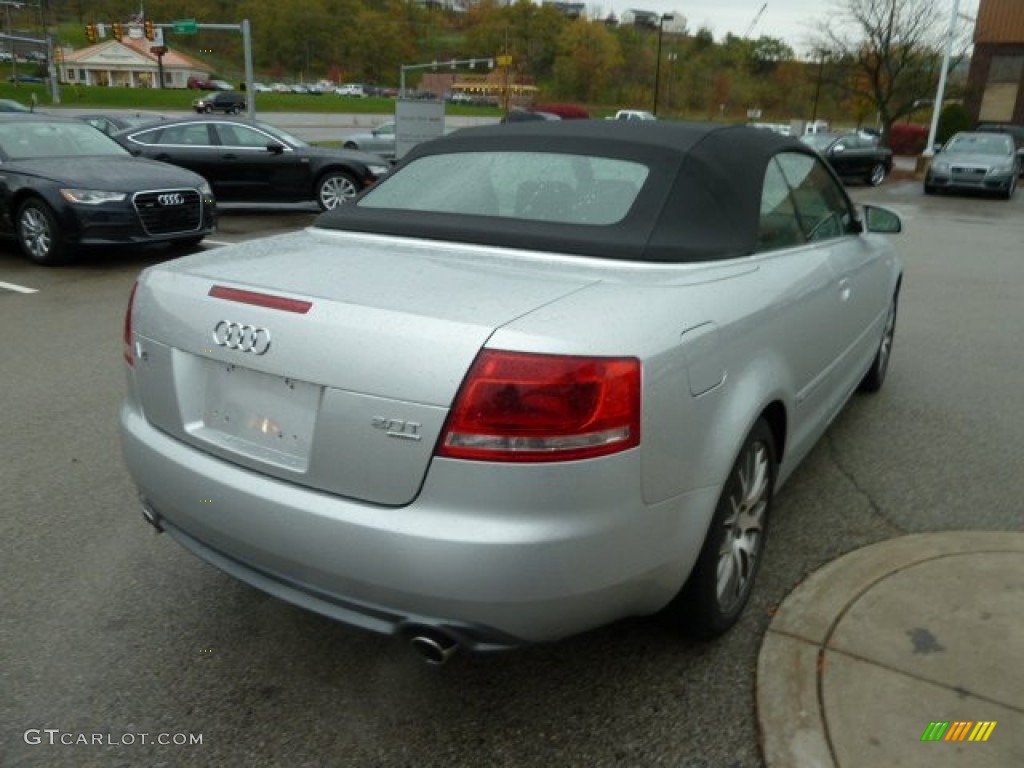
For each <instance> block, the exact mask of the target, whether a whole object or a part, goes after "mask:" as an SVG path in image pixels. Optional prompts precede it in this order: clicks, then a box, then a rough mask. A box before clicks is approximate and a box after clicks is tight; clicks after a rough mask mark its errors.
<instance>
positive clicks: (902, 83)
mask: <svg viewBox="0 0 1024 768" xmlns="http://www.w3.org/2000/svg"><path fill="white" fill-rule="evenodd" d="M837 11H838V13H835V12H833V13H831V14H830V16H829V18H828V19H827V20H824V21H822V22H821V23H820V24H819V26H818V30H817V32H816V33H815V35H814V40H813V43H814V46H815V48H816V49H817V50H819V51H827V52H828V53H829V55H830V56H831V58H832V59H833V60H835V61H837V62H838V63H839V64H840V65H841V67H838V68H837V67H833V69H835V70H836V71H838V70H839V69H841V70H842V71H844V73H845V74H844V75H843V76H841V77H839V78H837V79H835V80H833V81H832V82H833V83H834V85H835V86H836V87H839V88H841V89H844V90H845V91H846V92H847V94H848V96H849V97H852V98H853V99H854V100H855V101H859V100H865V101H867V102H869V103H870V104H871V105H872V106H873V107H874V109H875V110H877V113H878V116H879V120H880V121H881V123H882V131H883V136H884V137H886V138H887V137H888V135H889V131H890V130H891V128H892V125H893V123H895V122H896V121H897V120H898V119H899V118H901V117H903V116H905V115H909V114H910V113H911V112H913V111H914V108H915V107H914V105H915V103H916V102H919V101H920V100H921V99H922V98H927V97H928V96H929V95H930V94H932V93H934V91H935V84H936V82H937V81H938V77H939V70H940V68H941V61H942V55H941V53H940V49H941V48H942V39H943V33H944V31H945V23H944V22H945V20H946V19H948V16H947V14H946V13H945V12H944V11H945V8H940V6H939V4H938V3H937V2H936V0H839V5H838V7H837Z"/></svg>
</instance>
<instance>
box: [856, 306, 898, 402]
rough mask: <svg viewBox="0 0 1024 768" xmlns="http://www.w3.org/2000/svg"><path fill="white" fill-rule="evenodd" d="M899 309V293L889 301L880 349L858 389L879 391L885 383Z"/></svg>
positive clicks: (879, 343) (879, 344)
mask: <svg viewBox="0 0 1024 768" xmlns="http://www.w3.org/2000/svg"><path fill="white" fill-rule="evenodd" d="M898 309H899V294H894V295H893V297H892V301H891V302H889V311H888V312H887V313H886V315H885V326H884V329H883V331H882V338H881V340H880V341H879V342H878V350H877V351H876V352H875V359H874V360H872V361H871V367H870V368H868V372H867V373H865V374H864V378H863V379H861V381H860V384H859V385H858V387H857V389H859V390H860V391H861V392H877V391H878V390H880V389H881V388H882V384H884V383H885V374H886V373H887V372H888V370H889V360H890V358H891V357H892V344H893V341H894V340H895V337H896V314H897V311H898Z"/></svg>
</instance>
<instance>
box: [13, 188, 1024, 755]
mask: <svg viewBox="0 0 1024 768" xmlns="http://www.w3.org/2000/svg"><path fill="white" fill-rule="evenodd" d="M854 194H855V196H856V197H858V198H859V199H861V200H872V201H876V202H879V203H882V204H886V205H891V206H893V207H896V208H897V209H898V210H900V211H901V212H902V214H903V215H904V217H905V225H906V231H905V232H904V234H903V235H901V236H900V238H901V239H900V241H899V246H900V249H901V251H902V253H903V255H904V258H905V262H906V277H905V287H904V291H903V302H902V306H901V311H900V317H899V321H898V325H897V334H896V345H895V350H894V357H893V362H892V367H891V369H890V374H889V380H888V381H887V383H886V387H885V388H884V389H883V391H882V392H881V393H880V394H879V395H878V396H874V397H862V396H858V397H856V398H855V399H854V400H853V401H852V402H851V403H850V405H849V407H848V408H847V409H846V410H845V411H844V412H843V413H842V414H841V415H840V417H839V418H838V419H837V420H836V422H835V423H834V424H833V425H832V427H831V428H830V430H829V431H828V433H827V435H826V437H825V439H824V440H823V441H822V442H821V443H820V444H819V445H818V446H817V448H816V449H815V450H814V451H813V452H812V454H811V455H810V456H809V457H808V459H807V460H806V462H805V463H804V465H803V466H802V467H801V468H800V469H799V470H798V471H797V472H796V474H795V475H794V477H793V478H792V480H791V482H790V483H789V484H788V485H787V486H786V487H785V488H784V489H783V490H782V491H781V494H780V496H779V499H778V504H777V508H776V515H775V519H774V521H773V528H772V530H771V534H770V538H769V543H768V551H767V557H766V561H765V563H764V567H763V568H762V571H761V575H760V579H759V583H758V585H757V588H756V590H755V594H754V597H753V600H752V603H751V604H750V606H749V608H748V611H747V613H746V614H745V616H744V618H743V619H742V621H741V622H740V624H739V625H738V626H737V627H736V628H735V629H734V630H733V631H732V632H730V633H729V634H728V635H727V636H726V637H724V638H721V639H720V640H719V641H717V642H715V643H712V644H709V645H702V644H697V643H693V642H690V641H687V640H683V639H681V638H679V637H677V636H675V635H674V634H673V633H672V632H670V631H669V630H667V629H665V628H663V627H661V626H659V625H658V624H657V623H656V622H653V621H650V620H639V619H638V620H631V621H625V622H621V623H619V624H617V625H614V626H612V627H608V628H605V629H602V630H599V631H596V632H591V633H589V634H586V635H583V636H580V637H576V638H572V639H569V640H566V641H563V642H560V643H557V644H552V645H549V646H542V647H535V648H530V649H526V650H522V651H519V652H515V653H510V654H505V655H501V656H492V657H471V656H466V655H463V656H457V657H456V658H455V660H453V661H452V662H451V663H450V664H448V665H447V666H445V667H442V668H435V667H428V666H425V665H424V664H423V663H422V662H420V661H419V660H418V659H417V658H416V657H415V656H414V655H413V654H412V652H411V651H410V650H409V649H408V648H406V647H405V646H404V645H402V644H400V643H398V642H397V641H394V640H391V639H388V638H384V637H379V636H376V635H372V634H369V633H366V632H362V631H359V630H355V629H350V628H347V627H344V626H341V625H338V624H335V623H332V622H331V621H329V620H327V619H325V618H321V617H319V616H316V615H312V614H309V613H305V612H303V611H301V610H299V609H298V608H293V607H291V606H289V605H286V604H284V603H281V602H279V601H276V600H274V599H271V598H269V597H266V596H264V595H262V594H260V593H258V592H256V591H254V590H252V589H250V588H248V587H246V586H243V585H241V584H239V583H237V582H235V581H233V580H232V579H230V578H229V577H227V576H224V575H222V574H220V573H219V572H218V571H216V570H214V569H213V568H211V567H209V566H207V565H205V564H203V563H201V562H200V561H198V560H197V559H196V558H194V557H192V556H191V555H189V554H187V553H186V552H185V551H184V550H183V549H181V548H180V547H179V546H177V545H176V544H174V542H172V541H171V540H170V539H168V538H167V537H165V536H156V535H155V534H154V533H153V532H152V530H151V529H150V528H149V526H147V525H145V524H144V523H143V522H142V518H141V515H140V514H139V505H138V503H137V502H136V499H135V494H134V491H133V489H132V486H131V483H130V482H129V480H128V477H127V475H126V473H125V471H124V469H123V467H122V464H121V459H120V455H119V445H118V440H117V434H116V427H115V422H116V419H115V414H116V409H117V407H118V402H119V400H120V398H121V394H122V391H123V375H124V374H123V371H122V362H121V327H122V319H123V312H124V305H125V302H126V300H127V297H128V292H129V290H130V288H131V285H132V281H133V280H134V277H135V275H136V273H137V272H138V271H139V270H140V269H141V268H143V267H145V266H147V265H149V264H154V263H157V262H159V261H161V260H162V259H165V258H170V257H171V256H172V254H171V252H169V251H165V250H161V249H151V250H142V251H138V252H134V253H98V254H92V255H90V257H89V258H87V259H86V260H85V261H83V262H81V263H80V264H77V265H75V266H72V267H68V268H62V269H43V268H39V267H35V266H33V265H31V264H29V263H28V262H27V261H25V260H23V259H22V258H21V257H20V256H19V255H18V254H17V253H16V251H15V249H14V247H13V246H12V245H9V244H0V282H3V283H7V284H9V285H15V286H21V287H24V288H30V289H35V290H36V292H35V293H20V292H14V291H12V290H11V289H9V288H7V289H5V288H0V327H2V328H3V331H2V335H0V366H2V376H0V390H2V398H0V403H2V414H3V419H4V425H5V429H4V441H3V453H2V455H3V461H2V462H0V488H2V489H3V493H2V494H0V583H2V584H3V589H2V592H0V616H2V620H0V659H2V660H3V667H2V670H3V671H2V691H3V693H2V695H0V765H3V766H18V767H19V768H21V767H24V766H31V767H33V768H34V767H35V766H40V767H43V766H45V767H46V768H55V767H59V766H74V767H75V768H89V767H91V766H103V768H109V767H110V766H140V765H148V766H204V767H211V768H212V767H215V766H225V767H231V768H235V767H236V766H243V765H244V766H251V767H257V766H351V767H353V768H357V767H358V768H363V767H364V766H366V767H370V766H373V767H377V768H405V767H406V766H417V768H420V767H423V768H430V767H434V766H436V767H437V768H463V767H465V768H480V767H481V766H487V767H488V768H494V767H497V766H508V767H509V768H513V767H514V768H530V767H532V766H539V767H543V768H551V767H552V766H560V767H561V766H566V767H575V766H586V767H587V768H599V767H602V766H622V767H623V768H639V767H641V766H672V768H712V767H713V768H756V767H757V766H760V765H761V758H760V754H759V751H758V739H759V735H758V732H757V718H756V713H755V709H754V706H755V705H754V679H755V676H754V667H755V663H756V655H757V650H758V647H759V643H760V640H761V637H762V635H763V633H764V631H765V628H766V626H767V624H768V622H769V620H770V617H771V613H772V609H773V606H775V605H776V604H778V603H779V602H780V601H781V600H782V599H783V597H784V596H785V595H786V594H787V593H788V592H789V591H790V590H792V589H793V588H794V587H795V586H796V585H797V584H798V583H799V582H800V581H801V580H802V579H803V578H804V577H805V576H806V575H807V574H808V573H810V572H811V571H812V570H814V569H815V568H817V567H819V566H820V565H822V564H824V563H825V562H827V561H829V560H831V559H832V558H834V557H836V556H838V555H839V554H841V553H844V552H847V551H850V550H852V549H855V548H857V547H860V546H863V545H865V544H868V543H871V542H876V541H879V540H883V539H888V538H892V537H896V536H900V535H902V534H904V533H907V532H924V531H937V530H956V529H987V530H1011V529H1012V530H1021V529H1022V525H1024V523H1022V516H1021V499H1024V475H1022V473H1021V472H1020V471H1019V467H1020V457H1021V456H1022V455H1024V409H1022V408H1021V406H1020V403H1021V396H1020V383H1021V382H1022V381H1024V355H1022V354H1021V351H1020V343H1021V342H1020V329H1021V328H1024V301H1021V286H1022V285H1024V254H1022V251H1021V247H1020V244H1021V243H1022V242H1024V195H1018V197H1017V198H1016V199H1015V200H1013V201H1011V202H1009V203H1007V202H1002V201H997V200H983V199H971V198H945V197H940V198H934V199H932V198H924V197H923V196H922V194H921V191H920V187H919V185H917V184H910V183H897V182H891V183H887V184H885V185H883V186H882V187H880V188H878V189H866V188H856V189H854ZM312 218H313V214H312V212H310V211H303V210H298V211H292V212H289V213H287V214H270V213H268V212H267V211H266V210H264V211H258V212H253V211H252V210H248V209H241V210H232V211H228V212H226V213H224V215H223V220H222V223H223V226H222V228H221V231H220V232H219V233H218V234H217V236H216V237H214V238H212V239H213V240H214V241H216V243H226V242H232V241H237V240H241V239H246V238H249V237H252V236H255V235H259V234H270V233H273V232H277V231H285V230H288V229H291V228H294V227H298V226H305V225H306V224H308V223H309V222H310V221H311V220H312ZM207 247H219V246H218V245H216V244H210V245H208V246H207ZM296 258H301V254H297V255H296ZM885 708H886V703H885V702H884V701H880V702H879V703H878V716H879V717H885V716H886V709H885ZM927 714H928V713H926V712H923V711H922V713H921V717H922V718H924V720H927V719H928V718H927ZM45 729H51V731H52V730H53V729H57V731H58V732H57V733H49V734H48V733H47V732H46V731H45ZM26 732H28V733H27V735H26ZM141 734H147V736H146V737H145V740H146V741H147V742H152V741H155V740H156V739H157V736H158V734H172V735H176V734H184V735H185V736H184V737H183V738H185V739H186V740H187V739H188V738H189V737H191V738H193V739H194V738H195V736H196V735H201V739H202V744H201V745H195V744H193V745H188V744H185V745H173V744H171V745H159V744H153V743H142V741H143V738H142V737H141ZM94 735H96V736H97V737H98V738H99V739H100V741H101V742H102V743H86V744H83V743H81V741H82V740H83V739H84V740H85V741H86V742H90V741H92V740H93V738H94ZM910 737H911V738H916V735H911V736H910ZM168 738H169V739H170V740H172V741H173V740H174V738H179V737H176V736H169V737H168ZM49 739H52V740H54V741H55V743H54V744H50V743H49V741H48V740H49ZM62 739H63V740H64V741H72V742H78V743H72V744H69V745H63V744H61V743H60V742H61V740H62ZM31 742H41V743H31ZM108 742H114V743H113V744H110V743H108ZM125 742H130V743H125Z"/></svg>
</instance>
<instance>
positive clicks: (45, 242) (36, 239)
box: [18, 206, 53, 261]
mask: <svg viewBox="0 0 1024 768" xmlns="http://www.w3.org/2000/svg"><path fill="white" fill-rule="evenodd" d="M18 232H19V234H20V235H21V241H22V243H24V247H25V249H26V250H27V251H28V252H29V253H30V254H31V256H32V258H33V259H35V260H37V261H43V260H45V259H46V257H47V255H48V254H49V253H50V249H51V248H52V247H53V232H51V231H50V222H49V221H47V219H46V215H45V214H44V213H43V212H42V211H41V210H39V209H38V208H35V207H32V206H29V207H26V208H25V209H24V210H23V211H22V212H21V220H20V221H19V222H18Z"/></svg>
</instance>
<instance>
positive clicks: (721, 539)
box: [662, 418, 778, 640]
mask: <svg viewBox="0 0 1024 768" xmlns="http://www.w3.org/2000/svg"><path fill="white" fill-rule="evenodd" d="M777 470H778V465H777V461H776V456H775V438H774V436H773V435H772V431H771V429H770V428H769V426H768V423H767V422H766V421H765V420H764V419H763V418H762V419H758V420H757V422H756V423H755V424H754V427H753V428H752V429H751V430H750V433H749V434H748V435H747V438H746V440H744V441H743V447H742V448H740V452H739V456H738V457H737V458H736V462H735V463H734V464H733V466H732V469H731V470H730V472H729V476H728V478H727V479H726V481H725V485H724V486H723V487H722V494H721V496H720V497H719V499H718V504H717V505H716V506H715V512H714V515H712V518H711V524H710V525H709V526H708V531H707V534H706V535H705V537H704V545H703V547H701V551H700V555H699V556H698V557H697V562H696V564H695V565H694V566H693V570H692V571H691V572H690V575H689V577H688V578H687V580H686V584H685V585H684V586H683V588H682V589H681V590H680V591H679V594H678V595H676V597H675V598H674V599H673V600H672V602H670V603H669V604H668V605H667V606H666V607H665V608H664V609H663V611H662V617H663V618H665V619H667V620H668V621H669V623H670V624H672V625H673V626H675V627H677V628H678V629H680V630H681V631H683V632H685V633H686V634H687V635H690V636H691V637H694V638H697V639H699V640H711V639H713V638H716V637H718V636H719V635H722V634H724V633H725V632H726V631H728V630H729V629H730V628H731V627H732V626H733V625H734V624H735V623H736V621H737V620H738V619H739V617H740V614H742V612H743V608H744V607H745V606H746V604H747V601H748V600H749V598H750V594H751V592H752V590H753V586H754V580H755V578H756V577H757V572H758V569H759V568H760V565H761V560H762V558H763V555H764V545H765V533H766V531H767V523H768V519H769V517H770V515H771V507H772V497H773V496H774V493H775V477H776V473H777Z"/></svg>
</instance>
